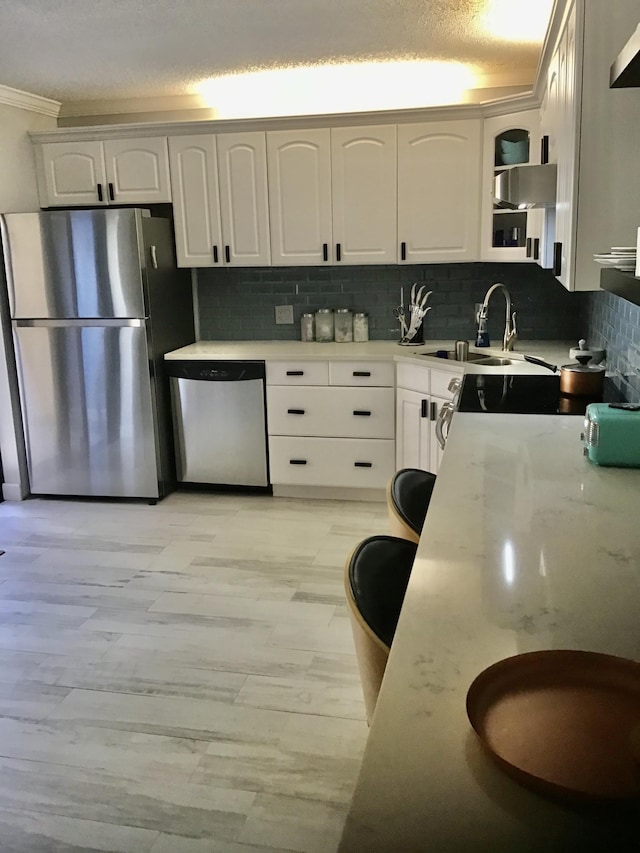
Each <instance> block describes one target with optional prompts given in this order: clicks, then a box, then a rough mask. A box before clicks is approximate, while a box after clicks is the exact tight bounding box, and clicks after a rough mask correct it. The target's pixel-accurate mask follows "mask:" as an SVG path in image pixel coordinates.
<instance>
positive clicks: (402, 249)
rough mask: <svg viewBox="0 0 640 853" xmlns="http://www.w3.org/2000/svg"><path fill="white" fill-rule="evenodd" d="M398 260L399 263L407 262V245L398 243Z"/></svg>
mask: <svg viewBox="0 0 640 853" xmlns="http://www.w3.org/2000/svg"><path fill="white" fill-rule="evenodd" d="M400 260H401V261H406V260H407V244H406V243H400Z"/></svg>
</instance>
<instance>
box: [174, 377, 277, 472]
mask: <svg viewBox="0 0 640 853" xmlns="http://www.w3.org/2000/svg"><path fill="white" fill-rule="evenodd" d="M171 405H172V408H173V416H174V436H175V442H176V464H177V468H178V479H179V480H180V481H182V482H187V483H213V484H220V485H229V486H266V485H267V484H268V482H269V481H268V477H267V450H266V443H267V441H266V430H265V414H264V383H263V380H262V379H251V380H248V381H246V382H244V381H242V382H208V381H201V380H196V379H180V378H178V377H176V376H172V377H171Z"/></svg>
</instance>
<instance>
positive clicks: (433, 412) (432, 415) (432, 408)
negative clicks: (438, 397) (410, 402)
mask: <svg viewBox="0 0 640 853" xmlns="http://www.w3.org/2000/svg"><path fill="white" fill-rule="evenodd" d="M437 419H438V404H437V403H433V402H431V403H429V420H430V421H435V420H437Z"/></svg>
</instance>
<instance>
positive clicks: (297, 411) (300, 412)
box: [287, 409, 304, 415]
mask: <svg viewBox="0 0 640 853" xmlns="http://www.w3.org/2000/svg"><path fill="white" fill-rule="evenodd" d="M287 414H288V415H304V409H287Z"/></svg>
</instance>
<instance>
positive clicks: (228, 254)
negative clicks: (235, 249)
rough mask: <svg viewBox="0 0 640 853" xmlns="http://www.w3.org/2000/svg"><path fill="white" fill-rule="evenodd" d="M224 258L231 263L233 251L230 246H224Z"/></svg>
mask: <svg viewBox="0 0 640 853" xmlns="http://www.w3.org/2000/svg"><path fill="white" fill-rule="evenodd" d="M224 259H225V261H226V262H227V263H228V264H230V263H231V251H230V249H229V246H225V247H224Z"/></svg>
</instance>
